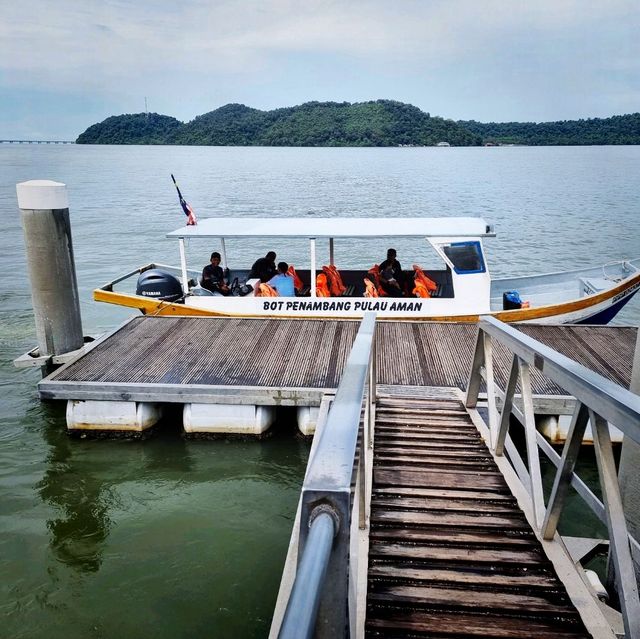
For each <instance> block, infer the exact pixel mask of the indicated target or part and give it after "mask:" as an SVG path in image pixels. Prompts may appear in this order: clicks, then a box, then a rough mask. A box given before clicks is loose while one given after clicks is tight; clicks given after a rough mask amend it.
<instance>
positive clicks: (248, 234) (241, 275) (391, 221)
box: [94, 217, 640, 324]
mask: <svg viewBox="0 0 640 639" xmlns="http://www.w3.org/2000/svg"><path fill="white" fill-rule="evenodd" d="M494 235H495V234H494V232H493V229H492V228H491V227H490V226H489V225H488V224H487V223H486V222H485V220H483V219H482V218H471V217H467V218H348V219H344V218H308V219H306V218H273V219H268V218H242V219H238V218H209V219H205V220H202V221H201V222H200V223H199V224H198V225H197V226H185V227H182V228H180V229H178V230H176V231H173V232H171V233H169V234H168V237H172V238H177V239H178V241H179V248H180V262H181V265H180V267H174V266H167V265H162V264H147V265H145V266H142V267H140V268H138V269H135V270H134V271H131V272H129V273H126V274H125V275H123V276H121V277H119V278H116V279H115V280H113V281H111V282H108V283H107V284H105V285H104V286H102V287H100V288H99V289H96V290H95V291H94V299H96V300H98V301H101V302H108V303H112V304H118V305H121V306H127V307H131V308H137V309H139V310H140V311H141V312H142V313H147V314H154V315H200V316H207V315H209V316H222V317H289V318H291V317H304V318H314V317H315V318H327V317H329V318H345V319H347V318H358V317H362V315H363V314H364V313H365V312H367V311H376V312H377V313H378V317H379V318H380V319H406V320H429V321H454V322H455V321H469V322H471V321H476V320H477V319H478V317H479V316H481V315H492V316H494V317H497V318H498V319H500V320H502V321H505V322H538V323H545V322H546V323H591V324H605V323H607V322H609V321H610V320H611V319H612V318H613V317H614V316H615V315H616V313H618V311H619V310H620V309H621V308H622V307H623V306H624V305H625V304H626V303H627V302H629V300H630V299H631V298H632V297H633V295H634V294H635V293H636V292H637V291H638V289H639V288H640V259H633V260H621V261H617V262H610V263H608V264H606V265H604V266H601V267H595V268H586V269H579V270H573V271H566V272H561V273H549V274H544V275H535V276H528V277H516V278H509V279H495V280H492V278H491V275H490V273H489V268H488V266H487V263H486V259H485V254H484V248H483V240H484V238H487V237H493V236H494ZM416 237H420V238H426V241H427V242H428V243H429V244H430V245H431V247H432V248H433V249H434V251H435V253H436V254H437V256H438V257H439V258H440V260H441V263H442V265H441V267H440V268H436V269H427V270H425V274H426V275H427V276H428V277H429V278H430V279H431V280H432V281H433V282H435V284H436V286H437V289H436V290H435V291H434V292H433V293H432V294H431V296H430V297H417V296H415V295H412V285H411V284H410V285H409V286H408V287H406V290H405V295H404V296H403V297H369V296H368V294H367V291H366V287H365V278H367V274H368V271H369V269H370V268H371V267H372V266H373V264H368V265H364V267H363V268H361V269H340V274H341V277H342V280H343V281H344V284H345V285H346V287H347V291H346V292H345V293H344V294H342V295H340V296H335V297H319V296H318V291H317V290H316V286H315V282H316V278H317V275H318V274H319V273H320V272H322V270H321V265H319V264H318V263H317V260H316V249H317V242H318V241H323V240H328V243H329V265H334V242H335V240H340V241H346V242H347V243H351V244H346V245H347V247H349V246H353V242H357V241H358V239H370V238H384V239H385V240H388V242H389V243H390V244H391V243H393V244H394V245H396V246H398V247H399V248H400V249H401V250H402V239H403V238H416ZM195 238H206V239H207V240H208V241H209V242H210V241H211V238H216V239H217V240H219V242H220V246H221V250H220V252H221V254H222V265H223V266H224V267H226V268H227V269H228V279H229V282H232V281H234V280H235V281H236V282H237V286H236V287H234V290H233V292H234V294H233V295H230V296H222V295H218V294H212V293H210V292H209V291H207V290H205V289H203V288H202V287H201V286H200V283H199V276H200V271H194V270H189V269H188V268H187V260H186V251H185V239H195ZM230 238H234V239H238V238H239V239H242V240H243V241H246V242H247V245H250V243H251V241H252V240H254V241H255V240H256V238H260V239H263V240H264V239H269V240H271V239H273V240H274V246H275V244H276V242H275V241H276V240H278V241H281V242H284V243H285V245H286V242H287V241H288V240H289V241H290V240H292V239H293V238H296V239H300V238H304V239H306V240H308V242H309V263H308V264H309V268H308V269H299V270H298V271H297V272H298V275H299V276H300V277H301V279H302V281H303V283H304V285H305V287H304V290H303V291H301V292H300V293H299V294H297V295H296V296H295V297H262V296H261V295H260V287H259V286H258V284H259V281H258V280H255V279H254V280H252V279H251V278H249V268H248V265H244V267H242V268H236V267H235V265H234V266H229V264H230V262H228V256H227V251H226V243H225V242H226V240H227V239H230ZM276 248H277V247H276ZM151 269H159V270H160V271H162V272H164V273H165V277H166V278H167V279H169V278H171V282H172V287H173V290H172V291H171V293H172V294H171V295H169V294H167V291H166V290H160V287H157V288H158V290H146V291H140V290H138V293H140V294H137V293H136V292H132V291H131V288H132V287H131V283H132V282H133V281H134V278H135V279H137V278H138V277H139V276H141V275H142V274H144V273H148V272H149V271H150V270H151ZM404 273H405V279H406V280H407V281H411V278H413V275H414V272H413V271H411V270H409V271H407V270H405V272H404ZM247 285H248V286H247ZM138 288H139V287H138ZM247 291H248V294H244V295H243V294H242V293H245V292H247ZM514 292H515V293H517V294H516V295H515V296H514V295H512V293H514ZM506 293H509V295H507V296H505V294H506ZM505 297H506V298H507V299H505ZM514 297H515V299H516V300H517V299H518V298H519V299H520V300H523V301H524V303H523V304H518V302H515V303H514V302H513V301H512V300H513V299H514Z"/></svg>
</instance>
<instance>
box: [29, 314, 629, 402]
mask: <svg viewBox="0 0 640 639" xmlns="http://www.w3.org/2000/svg"><path fill="white" fill-rule="evenodd" d="M358 326H359V323H358V322H354V321H339V320H275V319H274V320H268V319H255V320H252V319H228V318H205V317H142V316H141V317H135V318H133V319H132V320H131V321H130V322H128V323H127V324H126V325H124V326H123V327H122V328H121V329H120V330H118V331H117V332H115V333H114V334H113V335H111V336H110V337H108V338H107V339H105V340H104V341H102V342H100V343H99V344H98V345H97V346H96V347H95V348H93V349H92V350H91V351H90V352H89V353H87V354H86V355H84V356H82V357H81V358H80V359H78V360H76V361H75V362H72V363H70V364H69V365H67V366H64V367H62V368H61V369H59V370H58V371H56V372H54V373H53V374H52V375H50V376H49V377H48V378H46V379H45V380H43V381H41V382H40V384H39V385H38V389H39V392H40V396H41V397H42V398H43V399H123V398H126V399H137V400H139V401H160V402H161V401H178V402H179V401H183V402H184V401H208V400H207V395H210V396H211V397H214V396H215V397H219V395H220V394H219V393H217V391H216V392H214V391H213V390H211V389H218V390H219V389H221V388H224V389H228V391H227V392H228V393H233V392H235V391H238V392H240V390H239V389H241V388H244V389H246V388H248V387H250V388H253V389H268V391H269V392H265V393H264V396H265V397H270V396H271V395H272V396H273V398H275V399H274V401H273V403H277V401H279V396H278V395H277V391H278V390H279V389H293V390H292V393H293V395H292V397H294V396H295V394H296V393H298V395H299V396H301V397H302V398H303V399H304V401H307V402H308V401H309V398H312V399H314V401H316V400H317V402H319V401H320V398H321V396H322V393H323V392H324V391H326V390H333V389H335V388H336V387H337V386H338V383H339V381H340V376H341V374H342V370H343V368H344V365H345V362H346V359H347V356H348V354H349V351H350V348H351V345H352V343H353V340H354V339H355V335H356V333H357V330H358ZM518 328H520V329H521V330H522V331H524V332H525V333H526V334H528V335H531V336H532V337H534V338H536V339H539V340H540V341H542V342H544V343H546V344H549V345H550V346H553V347H554V348H556V349H557V350H559V351H560V352H561V353H563V354H565V355H568V356H569V357H573V358H574V359H576V360H577V361H578V362H580V363H582V364H584V365H585V366H587V367H588V368H591V369H592V370H595V371H597V372H599V373H601V374H603V375H605V376H606V377H608V378H609V379H612V380H613V381H615V382H617V383H619V384H622V385H623V386H628V384H629V379H630V376H631V366H632V360H633V349H634V345H635V339H636V332H637V329H636V328H633V327H611V326H604V327H600V326H598V327H593V326H538V325H519V326H518ZM476 331H477V329H476V327H475V325H472V324H450V323H443V324H438V323H432V322H386V321H385V322H379V323H378V328H377V338H376V346H377V364H378V366H377V370H378V382H379V383H380V384H390V385H411V386H441V387H451V386H455V387H458V388H464V386H465V385H466V381H467V376H468V374H469V369H470V367H471V360H472V357H473V348H474V344H475V336H476ZM495 350H496V352H495V361H496V367H497V371H496V378H497V380H498V381H499V382H500V383H501V384H504V381H505V378H506V376H507V375H508V371H509V364H510V361H509V359H508V355H507V353H506V351H504V349H502V348H501V347H500V346H499V345H498V346H497V348H496V349H495ZM532 376H533V391H534V393H535V394H536V395H554V394H560V395H561V394H563V393H562V391H561V390H560V389H559V388H557V387H556V386H555V385H554V384H552V383H551V382H550V381H549V380H548V379H546V378H545V377H544V376H542V375H541V374H540V373H539V372H538V371H536V370H533V371H532ZM234 389H235V390H234ZM303 391H312V392H306V393H305V392H303ZM280 399H281V397H280ZM211 401H215V399H212V400H211ZM265 401H266V400H265Z"/></svg>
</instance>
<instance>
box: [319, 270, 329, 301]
mask: <svg viewBox="0 0 640 639" xmlns="http://www.w3.org/2000/svg"><path fill="white" fill-rule="evenodd" d="M316 297H331V292H330V291H329V285H328V283H327V276H326V275H325V274H324V273H318V276H317V277H316Z"/></svg>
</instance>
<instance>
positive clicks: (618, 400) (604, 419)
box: [466, 317, 640, 639]
mask: <svg viewBox="0 0 640 639" xmlns="http://www.w3.org/2000/svg"><path fill="white" fill-rule="evenodd" d="M478 327H479V330H478V340H477V342H476V349H475V355H474V359H473V364H472V367H471V373H470V376H469V384H468V387H467V396H466V405H467V407H468V408H473V407H474V406H476V403H477V400H478V395H479V391H480V386H481V383H482V381H483V380H484V382H485V383H486V387H487V403H488V412H489V438H490V441H489V442H488V444H489V446H490V448H491V449H492V451H493V452H494V454H495V455H496V456H497V457H500V456H503V455H504V454H505V452H506V453H507V455H508V460H509V462H510V464H511V465H512V467H513V469H514V470H515V472H516V473H517V475H518V477H519V479H520V481H521V483H522V484H523V486H524V487H525V488H526V490H527V492H528V493H529V497H530V498H531V502H532V511H533V519H534V523H535V526H536V527H537V531H538V533H539V534H540V535H541V537H542V538H543V539H546V540H550V539H553V538H554V536H555V535H556V532H557V527H558V522H559V520H560V516H561V514H562V511H563V508H564V505H565V502H566V497H567V493H568V490H569V486H570V485H571V486H573V487H574V488H575V489H576V491H577V493H578V494H579V495H580V496H581V497H582V499H583V500H584V501H585V503H586V504H587V505H588V506H589V507H590V508H591V510H592V511H593V512H594V513H595V514H596V516H597V517H598V518H599V519H600V520H601V521H603V522H604V523H606V525H607V528H608V531H609V544H610V560H611V561H610V563H613V565H614V568H615V582H616V586H617V592H618V596H619V599H620V607H621V612H622V616H623V620H624V628H625V636H626V637H627V638H628V639H629V638H634V639H637V638H640V601H639V599H638V586H637V582H636V576H635V572H634V566H633V560H632V554H633V555H634V556H636V557H637V558H638V559H640V546H638V543H637V542H636V540H635V539H633V538H632V537H630V536H629V533H628V530H627V524H626V520H625V514H624V509H623V503H622V499H621V496H620V487H619V483H618V477H617V473H616V466H615V460H614V455H613V449H612V446H611V438H610V435H609V424H612V425H615V426H616V427H617V428H619V429H620V430H621V431H622V432H623V434H624V436H625V437H628V438H630V439H632V440H633V441H634V442H636V443H640V396H638V395H635V394H634V393H631V392H630V391H628V390H626V389H624V388H622V387H621V386H619V385H617V384H615V383H614V382H611V381H609V380H608V379H606V378H604V377H602V376H601V375H598V374H597V373H595V372H593V371H591V370H589V369H587V368H585V367H584V366H582V365H580V364H578V363H577V362H575V361H573V360H571V359H569V358H568V357H565V356H564V355H561V354H560V353H558V352H557V351H554V350H553V349H551V348H549V347H548V346H545V345H544V344H541V343H540V342H538V341H536V340H534V339H532V338H531V337H528V336H527V335H525V334H523V333H521V332H520V331H518V330H517V329H515V328H513V327H511V326H508V325H506V324H503V323H502V322H500V321H498V320H496V319H494V318H491V317H483V318H481V319H480V322H479V323H478ZM494 339H495V340H498V341H499V342H501V343H502V344H503V345H504V346H505V347H506V348H507V349H508V350H509V351H510V352H511V353H512V354H513V360H512V364H511V372H510V374H509V378H508V381H507V384H506V387H505V390H504V391H502V390H501V389H500V388H499V387H498V386H497V385H496V383H495V381H494V374H493V340H494ZM532 366H533V367H534V368H535V369H537V370H539V371H540V372H542V373H543V374H544V375H546V376H547V377H548V378H550V379H551V380H553V381H554V382H556V383H557V384H558V385H559V386H561V387H562V388H563V389H564V390H566V391H567V393H568V394H570V395H573V396H574V397H575V398H576V408H575V411H574V414H573V417H572V420H571V425H570V427H569V431H568V433H567V439H566V443H565V445H564V448H563V451H562V456H561V457H560V456H559V455H558V454H557V453H556V452H555V451H554V450H553V448H552V447H551V446H550V445H549V444H548V443H547V442H546V441H545V440H544V438H543V437H542V435H540V434H539V433H538V432H537V430H536V425H535V416H534V411H533V393H532V388H531V367H532ZM518 383H519V384H520V395H521V406H522V410H521V409H520V408H518V407H517V406H516V405H515V403H514V398H515V395H516V389H517V386H518ZM497 397H500V398H501V399H502V410H501V411H498V409H497V402H496V398H497ZM512 414H513V415H515V416H516V417H517V419H518V420H519V421H520V422H521V423H522V424H523V426H524V434H525V447H526V462H525V461H524V460H523V459H522V457H521V456H520V454H519V452H518V450H517V449H516V446H515V445H514V443H513V441H512V440H511V438H510V436H509V425H510V417H511V415H512ZM589 421H590V422H591V428H592V432H593V443H594V447H595V453H596V461H597V466H598V476H599V481H600V487H601V490H602V495H603V501H600V500H599V499H598V497H596V495H595V494H594V493H593V492H591V490H589V488H588V487H587V486H586V484H585V483H584V482H582V480H580V478H579V477H578V476H577V475H576V474H575V472H574V470H575V465H576V460H577V457H578V452H579V450H580V445H581V444H582V439H583V435H584V431H585V428H586V426H587V423H588V422H589ZM539 450H542V452H543V453H545V455H547V457H548V458H549V459H550V461H551V462H552V463H553V464H554V465H555V466H556V467H557V471H556V475H555V480H554V484H553V488H552V490H551V494H550V497H549V500H548V503H547V504H545V500H544V492H543V486H542V478H541V472H540V456H539ZM603 502H604V503H603Z"/></svg>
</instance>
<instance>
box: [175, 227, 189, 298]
mask: <svg viewBox="0 0 640 639" xmlns="http://www.w3.org/2000/svg"><path fill="white" fill-rule="evenodd" d="M178 244H179V246H180V268H181V270H182V290H183V292H184V294H185V295H186V294H187V293H188V292H189V275H188V273H187V257H186V254H185V252H184V238H183V237H181V238H180V239H179V240H178Z"/></svg>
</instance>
